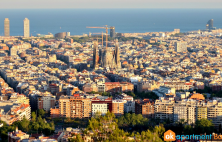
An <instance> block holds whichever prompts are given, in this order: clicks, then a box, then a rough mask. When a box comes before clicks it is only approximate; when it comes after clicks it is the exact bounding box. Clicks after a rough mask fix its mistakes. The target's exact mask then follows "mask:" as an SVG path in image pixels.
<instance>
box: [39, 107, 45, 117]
mask: <svg viewBox="0 0 222 142" xmlns="http://www.w3.org/2000/svg"><path fill="white" fill-rule="evenodd" d="M44 115H45V111H44V109H39V110H38V116H40V117H43V116H44Z"/></svg>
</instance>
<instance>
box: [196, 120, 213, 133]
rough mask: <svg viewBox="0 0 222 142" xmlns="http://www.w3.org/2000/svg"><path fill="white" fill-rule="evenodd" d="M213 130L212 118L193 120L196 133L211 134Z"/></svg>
mask: <svg viewBox="0 0 222 142" xmlns="http://www.w3.org/2000/svg"><path fill="white" fill-rule="evenodd" d="M213 131H214V125H213V123H212V120H208V119H205V118H203V119H200V120H197V121H196V122H195V132H196V133H197V134H204V133H207V134H211V133H212V132H213Z"/></svg>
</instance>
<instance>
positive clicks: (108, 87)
mask: <svg viewBox="0 0 222 142" xmlns="http://www.w3.org/2000/svg"><path fill="white" fill-rule="evenodd" d="M133 90H134V85H133V84H132V83H129V82H106V83H105V91H106V92H111V93H117V92H128V91H133Z"/></svg>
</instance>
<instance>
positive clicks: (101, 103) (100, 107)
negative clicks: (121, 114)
mask: <svg viewBox="0 0 222 142" xmlns="http://www.w3.org/2000/svg"><path fill="white" fill-rule="evenodd" d="M108 111H109V112H112V98H109V97H107V96H98V97H96V98H93V99H92V116H93V115H95V114H96V113H98V112H99V113H101V114H102V115H105V114H106V113H107V112H108Z"/></svg>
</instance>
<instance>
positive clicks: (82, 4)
mask: <svg viewBox="0 0 222 142" xmlns="http://www.w3.org/2000/svg"><path fill="white" fill-rule="evenodd" d="M24 8H26V9H30V8H37V9H39V8H44V9H48V8H62V9H63V8H222V0H0V9H24Z"/></svg>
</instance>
